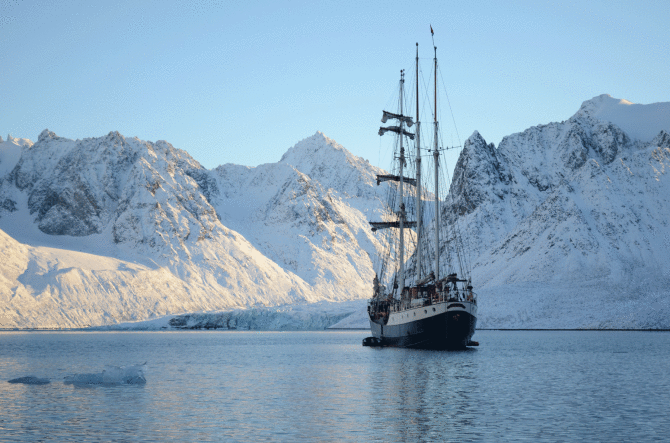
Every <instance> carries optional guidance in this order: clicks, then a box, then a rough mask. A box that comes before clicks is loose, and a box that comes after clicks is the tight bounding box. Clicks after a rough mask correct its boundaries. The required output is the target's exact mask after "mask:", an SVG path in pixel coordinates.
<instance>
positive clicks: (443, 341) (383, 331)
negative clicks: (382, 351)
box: [370, 310, 477, 349]
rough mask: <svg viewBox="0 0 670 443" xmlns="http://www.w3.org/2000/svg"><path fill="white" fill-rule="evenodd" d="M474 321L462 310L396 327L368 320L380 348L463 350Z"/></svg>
mask: <svg viewBox="0 0 670 443" xmlns="http://www.w3.org/2000/svg"><path fill="white" fill-rule="evenodd" d="M476 325H477V318H476V317H475V316H473V315H472V314H469V313H468V312H466V311H461V310H458V311H447V312H443V313H440V314H437V315H434V316H432V317H428V318H423V319H419V320H414V321H407V322H406V323H401V324H396V325H384V324H381V323H376V322H374V321H370V329H371V331H372V335H373V336H374V337H376V338H378V339H379V340H380V345H381V346H396V347H403V348H422V349H464V348H465V347H466V346H467V345H468V343H469V342H470V341H471V339H472V336H473V335H474V333H475V327H476Z"/></svg>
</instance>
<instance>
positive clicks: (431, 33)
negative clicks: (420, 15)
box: [430, 25, 435, 35]
mask: <svg viewBox="0 0 670 443" xmlns="http://www.w3.org/2000/svg"><path fill="white" fill-rule="evenodd" d="M430 35H435V32H433V25H430Z"/></svg>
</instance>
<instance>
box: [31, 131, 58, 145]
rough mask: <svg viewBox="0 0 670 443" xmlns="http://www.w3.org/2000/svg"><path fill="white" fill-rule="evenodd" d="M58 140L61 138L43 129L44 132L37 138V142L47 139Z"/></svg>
mask: <svg viewBox="0 0 670 443" xmlns="http://www.w3.org/2000/svg"><path fill="white" fill-rule="evenodd" d="M60 138H61V137H59V136H57V135H56V134H55V133H53V132H52V131H49V130H48V129H45V130H44V131H42V132H40V135H39V137H37V141H38V142H41V141H44V140H48V139H53V140H59V139H60Z"/></svg>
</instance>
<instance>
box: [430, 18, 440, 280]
mask: <svg viewBox="0 0 670 443" xmlns="http://www.w3.org/2000/svg"><path fill="white" fill-rule="evenodd" d="M431 31H432V27H431ZM433 49H434V51H435V57H434V58H433V61H434V62H435V89H434V97H435V115H434V118H435V135H434V138H435V145H434V150H433V158H434V160H435V281H438V280H439V279H440V194H439V188H438V185H439V176H440V175H439V168H438V165H439V155H440V153H439V152H438V150H437V134H438V131H437V47H436V46H433Z"/></svg>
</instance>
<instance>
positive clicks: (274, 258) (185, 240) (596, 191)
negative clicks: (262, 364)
mask: <svg viewBox="0 0 670 443" xmlns="http://www.w3.org/2000/svg"><path fill="white" fill-rule="evenodd" d="M669 134H670V103H655V104H651V105H636V104H632V103H630V102H628V101H626V100H618V99H614V98H612V97H610V96H607V95H602V96H599V97H595V98H594V99H592V100H588V101H586V102H584V103H583V104H582V106H581V108H580V109H579V110H578V112H577V113H576V114H575V115H574V116H572V117H571V118H569V119H568V120H566V121H564V122H561V123H550V124H547V125H541V126H537V127H532V128H529V129H528V130H526V131H524V132H522V133H518V134H513V135H510V136H508V137H506V138H504V139H503V141H502V142H501V143H500V145H499V146H498V147H497V148H496V147H495V146H494V145H493V144H487V143H486V141H485V140H484V139H483V138H482V137H481V135H479V133H477V132H475V133H474V134H473V135H472V136H471V137H470V138H469V139H468V140H467V141H466V143H465V145H464V149H463V151H462V153H461V155H460V157H459V160H458V163H457V165H456V167H455V170H454V173H453V180H452V183H451V189H450V196H449V197H448V199H447V201H446V204H445V205H443V207H442V209H443V220H447V221H448V222H450V223H452V224H456V225H458V226H459V227H460V231H461V233H462V234H463V235H464V243H465V244H466V245H467V246H468V249H469V259H470V263H471V264H472V267H473V284H474V285H475V286H476V290H477V292H478V293H479V326H480V327H493V328H509V327H512V328H670V320H669V319H670V289H668V288H670V226H669V221H668V220H670V178H668V177H669V174H668V171H669V170H670V135H669ZM380 172H383V171H382V170H381V169H378V168H375V167H374V166H372V165H370V164H369V163H367V162H366V161H364V160H362V159H360V158H358V157H356V156H354V155H352V154H351V153H349V152H348V151H347V150H346V149H344V148H343V147H342V146H340V145H338V144H337V143H336V142H334V141H333V140H330V139H328V138H327V137H326V136H324V135H323V134H321V133H318V132H317V133H316V134H315V135H314V136H312V137H309V138H307V139H305V140H303V141H301V142H299V143H298V144H297V145H296V146H294V147H293V148H291V149H289V150H288V152H287V153H286V154H285V155H284V156H283V157H282V159H281V160H280V161H279V162H278V163H275V164H266V165H260V166H258V167H255V168H250V167H245V166H238V165H231V164H227V165H222V166H219V167H218V168H216V169H214V170H206V169H204V168H203V167H202V166H200V165H199V164H198V163H197V162H196V161H195V160H194V159H193V158H191V157H190V156H189V155H188V154H187V153H186V152H184V151H181V150H179V149H176V148H174V147H173V146H171V145H170V144H169V143H167V142H163V141H159V142H156V143H151V142H146V141H142V140H138V139H137V138H132V139H130V138H125V137H123V136H121V135H120V134H118V133H115V132H112V133H110V134H109V135H107V136H106V137H100V138H90V139H84V140H68V139H64V138H61V137H58V136H56V135H55V134H53V133H52V132H49V131H48V130H45V131H44V132H43V133H42V134H40V136H39V139H38V141H37V142H36V143H35V144H33V143H32V142H30V141H29V140H26V139H16V138H8V140H7V141H2V140H1V139H0V328H3V327H4V328H7V327H81V326H88V325H94V326H100V325H112V324H116V323H119V322H129V321H130V322H132V321H141V320H152V319H156V318H158V317H161V316H163V315H169V317H167V318H168V320H169V319H170V318H172V320H169V321H168V320H165V321H163V320H155V321H153V322H151V321H150V322H149V323H147V322H144V323H142V325H144V326H141V327H147V328H151V327H163V326H166V325H167V326H169V325H172V323H174V324H175V325H177V327H208V325H211V324H216V325H219V324H224V323H225V324H229V323H231V322H232V323H234V324H235V325H247V326H246V327H260V328H262V327H274V326H276V327H281V328H288V329H300V328H301V327H303V326H304V325H308V326H304V327H309V325H312V326H314V325H318V327H325V326H328V325H329V324H331V323H332V322H333V321H336V320H338V319H340V318H342V317H343V316H344V314H346V313H347V312H351V311H352V310H357V311H360V312H357V313H356V314H355V315H353V316H351V317H348V318H344V319H343V320H342V321H341V322H340V323H339V325H340V326H347V327H352V326H354V327H355V326H363V327H365V326H366V319H365V315H363V314H364V306H365V305H364V302H361V301H360V300H361V299H364V298H367V297H368V296H369V295H370V291H371V287H370V286H371V283H370V282H371V279H372V276H373V275H374V271H373V268H372V262H371V257H372V256H373V255H374V254H376V252H377V251H380V250H383V249H384V248H385V247H386V246H387V245H384V244H381V243H380V241H379V240H378V239H376V238H375V237H373V236H372V233H371V231H370V229H369V225H368V223H367V221H368V220H370V219H377V220H379V219H382V217H383V213H384V212H385V211H386V210H387V208H386V207H385V205H384V203H383V201H384V199H383V196H384V195H385V194H386V190H387V189H386V186H389V183H388V182H386V183H383V184H382V185H381V186H377V185H376V180H375V175H376V174H378V173H380ZM445 246H446V245H445ZM357 300H358V301H357ZM342 301H347V303H339V302H342ZM317 302H318V303H317ZM324 303H325V304H324ZM286 305H292V306H296V305H304V306H305V307H298V308H294V307H282V306H286ZM264 306H268V307H274V308H272V309H270V310H263V308H262V307H264ZM249 307H253V308H255V309H252V310H251V311H249V312H248V313H247V312H246V311H244V310H240V309H244V308H249ZM312 308H313V309H312ZM224 310H225V311H228V313H226V314H221V315H216V314H211V315H201V314H195V315H188V314H189V313H199V312H216V311H224ZM175 314H187V315H182V316H179V317H174V315H175ZM180 322H181V323H184V324H183V325H182V324H181V323H180ZM147 325H149V326H147ZM150 325H153V326H150ZM263 325H265V326H263ZM273 325H274V326H273ZM277 325H279V326H277ZM301 325H303V326H301ZM167 326H166V327H167ZM172 326H174V325H172ZM123 327H124V328H125V327H131V326H128V325H127V324H126V325H124V326H123Z"/></svg>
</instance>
